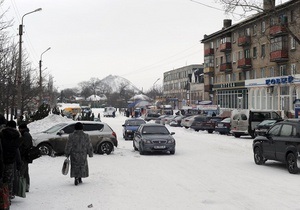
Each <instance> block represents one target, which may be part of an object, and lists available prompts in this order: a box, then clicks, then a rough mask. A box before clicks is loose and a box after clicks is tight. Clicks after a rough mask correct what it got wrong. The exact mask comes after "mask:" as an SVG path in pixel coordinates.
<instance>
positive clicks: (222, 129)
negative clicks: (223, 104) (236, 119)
mask: <svg viewBox="0 0 300 210" xmlns="http://www.w3.org/2000/svg"><path fill="white" fill-rule="evenodd" d="M215 131H216V132H219V134H230V117H227V118H225V119H223V120H222V121H221V122H218V123H217V124H216V126H215Z"/></svg>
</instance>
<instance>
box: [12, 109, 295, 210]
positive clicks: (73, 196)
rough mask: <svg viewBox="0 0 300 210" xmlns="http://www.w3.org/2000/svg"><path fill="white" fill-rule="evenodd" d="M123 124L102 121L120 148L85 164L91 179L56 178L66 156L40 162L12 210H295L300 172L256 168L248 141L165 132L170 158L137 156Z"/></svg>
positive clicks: (275, 165) (180, 130) (116, 120)
mask: <svg viewBox="0 0 300 210" xmlns="http://www.w3.org/2000/svg"><path fill="white" fill-rule="evenodd" d="M118 114H119V113H118ZM125 119H126V117H124V116H123V115H117V116H116V118H104V117H102V118H101V120H102V121H103V122H106V123H108V124H109V125H110V126H111V127H112V128H113V129H114V131H115V132H116V133H117V136H118V141H119V146H118V148H117V149H116V150H115V151H114V152H113V153H112V154H110V155H97V154H95V155H94V157H93V158H89V159H88V161H89V169H90V177H88V178H86V179H83V184H82V185H78V186H75V185H74V180H73V178H72V179H71V178H70V177H69V175H67V176H64V175H62V174H61V167H62V164H63V161H64V159H65V157H63V156H58V157H54V158H53V157H49V156H43V157H41V158H39V159H37V160H35V161H34V163H33V164H31V165H30V166H29V167H30V176H31V189H30V192H29V193H27V197H26V198H19V197H16V198H15V199H14V200H13V201H12V205H11V210H17V209H22V210H48V209H49V210H50V209H51V210H52V209H68V210H77V209H78V210H81V209H88V208H91V209H95V210H96V209H97V210H100V209H101V210H119V209H120V210H127V209H128V210H133V209H143V210H154V209H155V210H158V209H161V210H167V209H172V210H174V209H179V210H181V209H193V210H194V209H195V210H196V209H197V210H198V209H230V210H232V209H239V210H240V209H249V210H250V209H251V210H253V209H260V210H261V209H272V210H273V209H300V207H299V204H298V202H296V201H297V200H298V198H299V192H300V190H299V189H300V182H299V179H300V177H299V176H300V174H298V175H292V174H289V173H288V171H287V169H286V167H285V165H284V164H282V163H278V162H273V161H267V162H266V164H265V165H262V166H258V165H256V164H255V163H254V161H253V152H252V139H251V138H250V137H243V138H234V137H233V136H224V135H219V134H208V133H207V132H206V131H202V132H201V131H200V132H195V131H194V130H189V129H185V128H179V127H169V126H167V127H168V128H169V130H170V131H174V132H175V135H174V137H175V139H176V143H177V145H176V153H175V155H169V154H154V155H152V154H149V155H143V156H141V155H140V154H139V152H136V151H134V149H133V146H132V141H131V140H128V141H125V140H124V139H123V138H122V126H121V125H122V124H123V123H124V121H125ZM29 125H30V124H29ZM29 128H30V126H29ZM34 129H37V128H33V127H31V130H32V131H33V130H34ZM42 130H43V129H42ZM89 205H90V206H89ZM88 206H89V207H88ZM91 206H92V207H91Z"/></svg>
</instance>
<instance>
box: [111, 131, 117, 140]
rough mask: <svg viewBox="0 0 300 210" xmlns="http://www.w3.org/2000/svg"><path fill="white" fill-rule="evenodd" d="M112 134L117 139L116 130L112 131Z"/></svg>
mask: <svg viewBox="0 0 300 210" xmlns="http://www.w3.org/2000/svg"><path fill="white" fill-rule="evenodd" d="M112 135H113V136H114V137H115V138H116V139H117V134H116V132H114V131H113V132H112Z"/></svg>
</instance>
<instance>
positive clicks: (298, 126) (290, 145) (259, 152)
mask: <svg viewBox="0 0 300 210" xmlns="http://www.w3.org/2000/svg"><path fill="white" fill-rule="evenodd" d="M253 152H254V162H255V163H256V164H258V165H262V164H264V163H265V162H266V161H267V160H276V161H279V162H282V163H285V164H286V167H287V170H288V171H289V172H290V173H291V174H296V173H298V170H299V167H300V165H299V163H300V162H299V160H300V159H299V154H300V120H298V119H289V120H285V121H281V122H278V123H276V124H274V125H273V126H272V127H271V128H270V129H269V130H268V131H267V133H266V134H265V135H264V136H257V137H256V138H255V139H254V140H253ZM298 162H299V163H298Z"/></svg>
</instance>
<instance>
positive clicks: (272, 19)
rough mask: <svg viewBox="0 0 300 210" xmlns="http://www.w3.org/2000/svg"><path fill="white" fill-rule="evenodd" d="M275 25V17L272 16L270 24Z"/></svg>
mask: <svg viewBox="0 0 300 210" xmlns="http://www.w3.org/2000/svg"><path fill="white" fill-rule="evenodd" d="M274 25H275V19H274V17H271V18H270V26H274Z"/></svg>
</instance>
